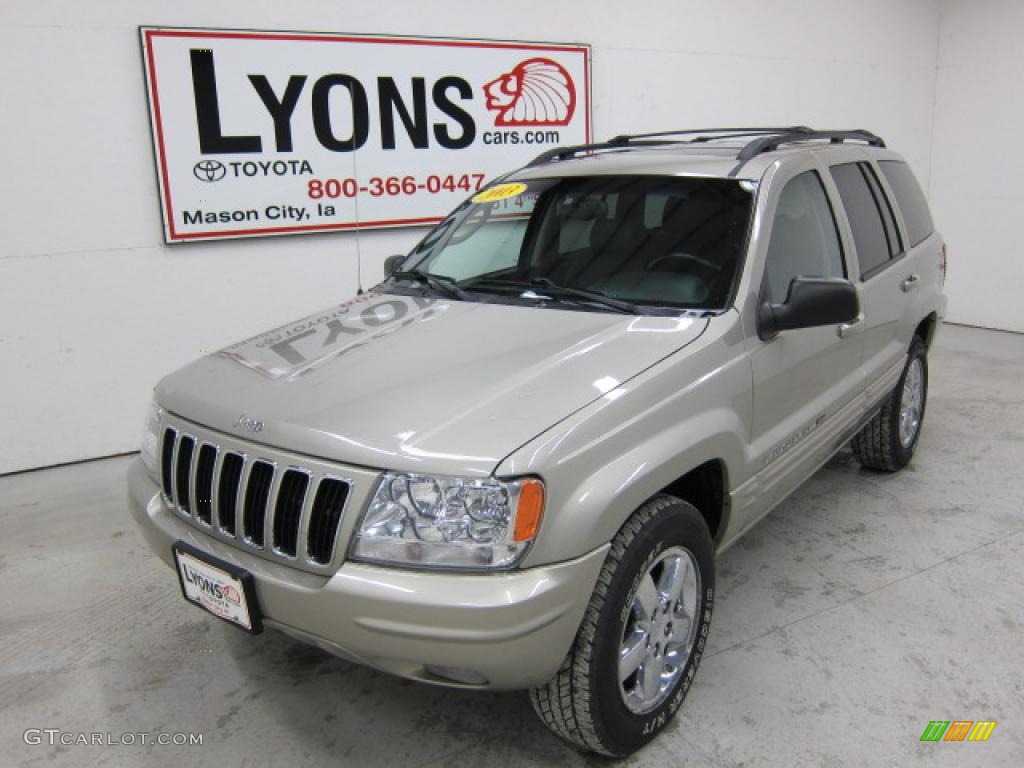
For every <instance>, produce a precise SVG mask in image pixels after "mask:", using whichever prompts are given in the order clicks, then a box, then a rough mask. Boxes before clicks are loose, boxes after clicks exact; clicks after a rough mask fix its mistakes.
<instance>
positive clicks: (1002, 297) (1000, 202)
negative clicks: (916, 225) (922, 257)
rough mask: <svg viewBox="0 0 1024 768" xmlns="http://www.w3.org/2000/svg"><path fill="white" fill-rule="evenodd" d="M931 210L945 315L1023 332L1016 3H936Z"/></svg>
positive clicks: (1023, 16)
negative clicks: (945, 258) (945, 270)
mask: <svg viewBox="0 0 1024 768" xmlns="http://www.w3.org/2000/svg"><path fill="white" fill-rule="evenodd" d="M940 13H941V35H940V41H939V52H938V81H937V87H936V102H935V103H936V107H935V134H934V142H933V147H932V152H933V154H932V182H931V190H930V197H931V201H932V212H933V213H934V215H935V221H936V222H937V223H938V225H939V227H940V229H941V231H942V233H943V235H945V238H946V242H947V245H948V248H949V277H948V279H947V283H946V292H947V294H948V295H949V314H948V319H949V320H951V321H953V322H960V323H967V324H969V325H981V326H986V327H989V328H1002V329H1004V330H1012V331H1018V332H1024V301H1022V300H1021V286H1024V236H1022V229H1021V227H1022V224H1024V219H1022V216H1021V214H1022V213H1024V187H1022V180H1024V153H1022V152H1021V145H1020V137H1021V133H1022V126H1024V99H1022V98H1021V95H1022V92H1024V59H1022V58H1021V42H1022V41H1024V3H1021V2H1019V0H974V1H973V2H970V3H965V2H963V1H962V0H959V1H957V0H944V1H943V2H942V3H941V4H940Z"/></svg>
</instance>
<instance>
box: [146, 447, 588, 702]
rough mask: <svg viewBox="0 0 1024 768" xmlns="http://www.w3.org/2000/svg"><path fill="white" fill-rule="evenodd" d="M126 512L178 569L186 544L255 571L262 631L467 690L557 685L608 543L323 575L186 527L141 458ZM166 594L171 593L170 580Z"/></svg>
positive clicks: (357, 567) (354, 566)
mask: <svg viewBox="0 0 1024 768" xmlns="http://www.w3.org/2000/svg"><path fill="white" fill-rule="evenodd" d="M128 504H129V508H130V510H131V513H132V516H133V517H134V518H135V520H136V522H137V523H138V524H139V527H140V528H141V530H142V535H143V537H144V538H145V539H146V541H147V543H148V544H149V546H150V547H151V548H152V549H153V551H154V552H156V553H157V554H158V555H159V556H160V558H161V559H162V560H163V561H164V562H165V563H167V564H168V565H169V566H170V567H171V568H174V567H175V565H174V556H173V554H172V552H171V547H172V545H173V544H174V542H175V541H178V540H183V541H185V542H188V543H189V544H192V545H193V546H195V547H198V548H199V549H201V550H204V551H206V552H209V553H210V554H211V555H214V556H215V557H218V558H220V559H222V560H226V561H228V562H230V563H234V564H236V565H238V566H240V567H242V568H244V569H246V570H247V571H249V572H250V573H251V574H252V575H253V579H254V581H255V585H256V595H257V598H258V600H259V605H260V609H261V611H262V613H263V621H264V624H265V625H266V626H270V627H274V628H276V629H280V630H282V631H284V632H286V633H287V634H289V635H292V636H293V637H296V638H298V639H300V640H302V641H304V642H308V643H311V644H313V645H316V646H319V647H320V648H323V649H324V650H326V651H329V652H330V653H333V654H335V655H337V656H340V657H342V658H345V659H348V660H350V661H355V662H358V663H362V664H366V665H367V666H371V667H375V668H377V669H380V670H382V671H385V672H389V673H392V674H396V675H400V676H402V677H408V678H413V679H417V680H422V681H424V682H430V683H438V684H442V685H454V686H462V687H476V688H491V689H496V690H503V689H517V688H529V687H532V686H535V685H540V684H542V683H544V682H546V681H547V680H549V679H550V678H551V677H553V676H554V674H555V672H556V671H557V670H558V667H559V665H560V664H561V663H562V660H563V659H564V658H565V655H566V654H567V653H568V651H569V648H570V646H571V645H572V642H573V639H574V638H575V635H576V630H577V629H578V627H579V625H580V622H581V621H582V619H583V613H584V611H585V610H586V607H587V604H588V602H589V600H590V595H591V593H592V592H593V590H594V585H595V584H596V583H597V576H598V573H599V572H600V570H601V566H602V564H603V563H604V559H605V554H606V553H607V551H608V547H607V545H606V546H603V547H600V548H598V549H596V550H594V551H593V552H590V553H588V554H586V555H584V556H583V557H580V558H578V559H576V560H570V561H568V562H562V563H556V564H553V565H546V566H541V567H537V568H530V569H526V570H521V571H509V572H501V573H494V574H468V573H466V574H463V573H451V572H448V573H442V572H433V571H412V570H404V569H398V568H387V567H379V566H372V565H366V564H363V563H355V562H344V563H343V564H342V565H341V567H340V568H339V569H338V571H337V573H335V574H334V575H332V576H329V577H325V576H320V575H317V574H312V573H307V572H304V571H300V570H297V569H295V568H291V567H289V566H286V565H282V564H279V563H275V562H271V561H269V560H267V559H265V558H262V557H259V556H256V555H253V554H250V553H248V552H245V551H243V550H240V549H238V548H236V547H234V546H232V545H230V544H227V543H225V542H223V541H219V540H216V539H214V538H212V537H210V536H207V535H205V534H204V533H202V531H200V530H197V529H196V528H194V527H192V526H190V525H188V524H187V523H185V522H184V521H183V520H182V519H181V518H180V517H178V516H177V515H176V514H175V513H174V512H172V511H171V510H170V509H168V508H167V506H166V505H165V504H164V503H163V500H162V498H161V495H160V492H159V488H158V487H157V484H156V483H155V482H154V481H153V480H152V479H151V478H150V476H149V475H148V474H147V472H146V470H145V467H144V466H143V465H142V462H141V460H136V461H135V462H133V463H132V465H131V468H130V470H129V473H128ZM168 588H169V589H173V588H175V587H174V582H173V580H169V581H168ZM449 673H451V674H452V677H447V676H446V675H447V674H449ZM460 680H462V681H469V680H475V681H476V682H472V683H469V682H459V681H460Z"/></svg>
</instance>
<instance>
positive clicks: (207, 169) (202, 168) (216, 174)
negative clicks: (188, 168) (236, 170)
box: [192, 160, 228, 181]
mask: <svg viewBox="0 0 1024 768" xmlns="http://www.w3.org/2000/svg"><path fill="white" fill-rule="evenodd" d="M227 172H228V169H227V168H225V167H224V163H222V162H220V161H219V160H200V161H199V162H198V163H196V164H195V166H194V167H193V168H192V173H193V175H194V176H195V177H196V178H197V179H199V180H200V181H220V180H221V179H223V178H224V175H225V174H226V173H227Z"/></svg>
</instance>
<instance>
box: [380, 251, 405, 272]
mask: <svg viewBox="0 0 1024 768" xmlns="http://www.w3.org/2000/svg"><path fill="white" fill-rule="evenodd" d="M403 261H405V254H404V253H396V254H395V255H394V256H388V257H387V258H386V259H384V277H391V275H392V274H393V273H394V272H395V271H396V270H397V269H398V267H399V265H400V264H401V263H402V262H403Z"/></svg>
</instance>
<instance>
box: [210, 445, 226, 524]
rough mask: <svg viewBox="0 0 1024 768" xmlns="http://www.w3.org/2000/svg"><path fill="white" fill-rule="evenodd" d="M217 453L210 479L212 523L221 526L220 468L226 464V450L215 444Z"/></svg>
mask: <svg viewBox="0 0 1024 768" xmlns="http://www.w3.org/2000/svg"><path fill="white" fill-rule="evenodd" d="M213 447H214V449H215V450H216V451H217V455H216V456H215V457H214V459H213V477H212V478H211V479H210V525H211V526H212V527H214V528H220V470H221V467H223V466H224V452H223V451H222V450H221V449H220V446H218V445H215V446H213Z"/></svg>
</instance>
